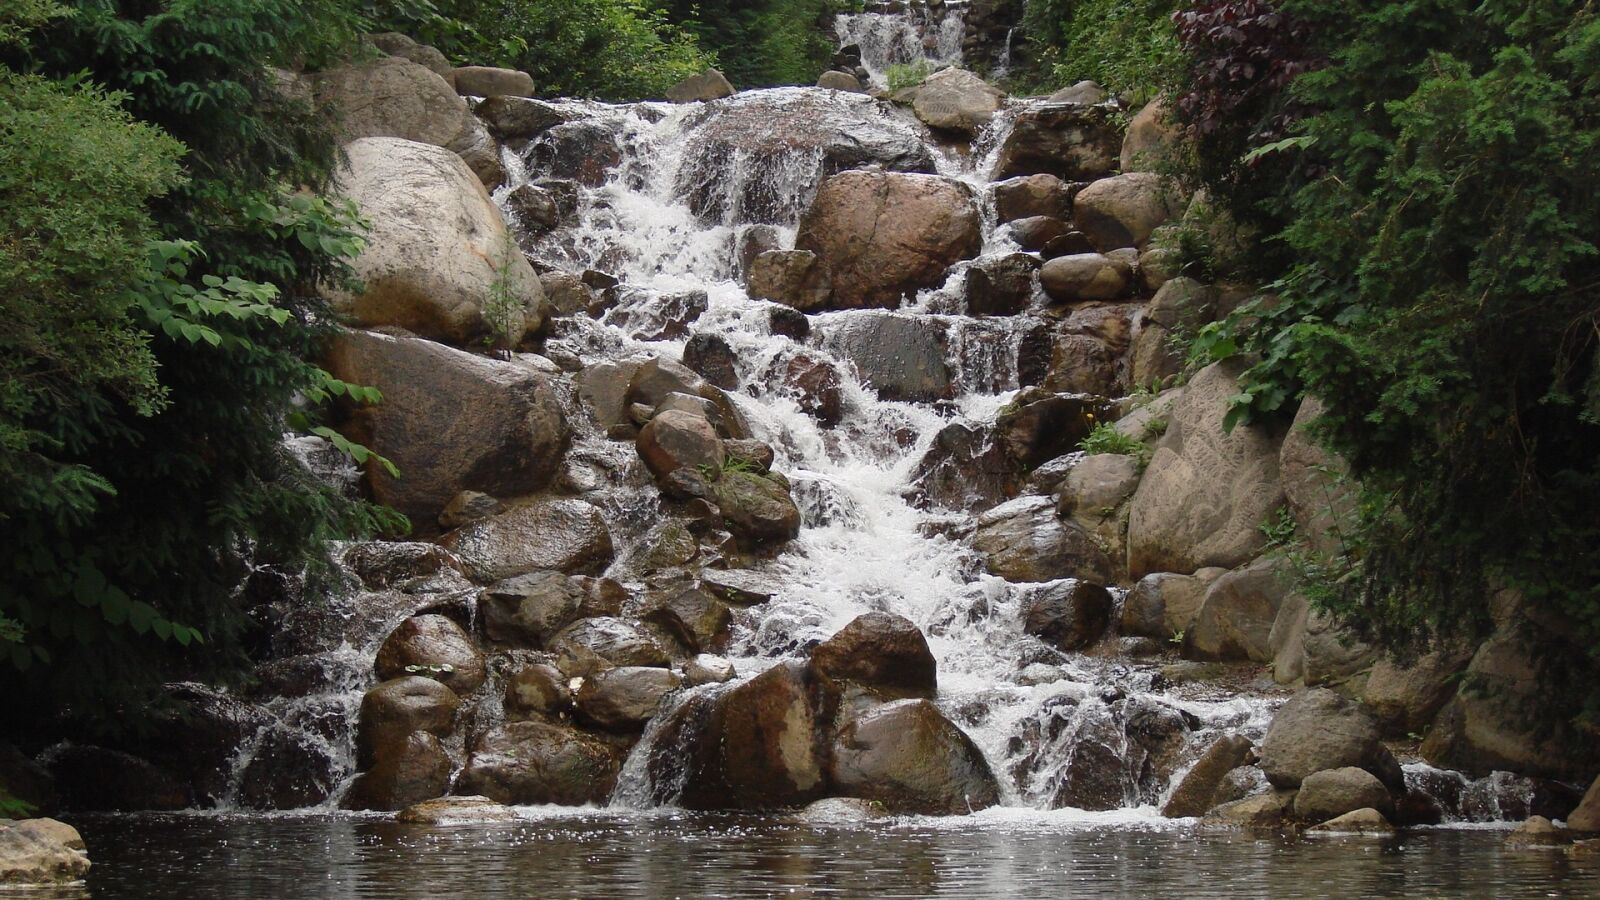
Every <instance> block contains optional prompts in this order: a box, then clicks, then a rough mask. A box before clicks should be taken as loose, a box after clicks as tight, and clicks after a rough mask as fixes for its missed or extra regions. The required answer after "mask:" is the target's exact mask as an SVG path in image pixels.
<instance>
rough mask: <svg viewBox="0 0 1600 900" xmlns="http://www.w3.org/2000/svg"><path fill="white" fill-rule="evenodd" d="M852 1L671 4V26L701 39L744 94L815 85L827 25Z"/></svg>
mask: <svg viewBox="0 0 1600 900" xmlns="http://www.w3.org/2000/svg"><path fill="white" fill-rule="evenodd" d="M859 5H860V4H859V3H852V2H848V0H754V2H746V0H670V2H668V3H667V4H666V8H667V13H668V15H669V16H670V17H671V19H672V21H674V22H677V23H679V24H680V25H681V26H682V28H683V29H684V30H685V31H688V32H690V33H692V34H694V35H695V37H696V38H698V40H699V43H700V46H701V47H702V48H704V49H705V50H706V51H707V52H708V53H711V54H712V55H714V56H715V57H716V59H717V63H718V65H719V66H720V67H721V68H722V71H723V72H724V73H725V74H726V75H727V76H728V78H729V79H730V80H731V81H732V82H733V83H734V84H735V85H737V86H738V87H740V88H751V87H773V86H777V85H785V84H813V83H815V82H816V80H817V76H819V75H821V74H822V72H823V70H825V69H827V68H828V63H829V60H831V59H832V57H833V52H834V42H833V41H832V40H831V39H830V35H831V29H830V28H829V24H830V23H831V22H832V20H833V17H834V16H836V15H838V14H839V13H840V12H843V11H846V10H848V9H852V8H855V7H857V6H859Z"/></svg>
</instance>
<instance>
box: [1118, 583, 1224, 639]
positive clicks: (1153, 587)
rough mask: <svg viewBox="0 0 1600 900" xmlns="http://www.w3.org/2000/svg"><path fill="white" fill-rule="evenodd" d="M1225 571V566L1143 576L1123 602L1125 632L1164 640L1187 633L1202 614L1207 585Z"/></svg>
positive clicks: (1123, 627) (1123, 626)
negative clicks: (1193, 572)
mask: <svg viewBox="0 0 1600 900" xmlns="http://www.w3.org/2000/svg"><path fill="white" fill-rule="evenodd" d="M1222 574H1223V570H1222V569H1201V570H1200V571H1199V572H1196V573H1195V574H1194V575H1177V574H1174V573H1172V572H1157V573H1155V574H1152V575H1146V576H1145V577H1143V578H1141V579H1139V583H1138V584H1136V585H1134V587H1133V590H1131V591H1129V592H1128V598H1127V600H1125V601H1124V602H1123V607H1122V609H1123V613H1122V630H1123V632H1124V633H1127V634H1142V635H1145V636H1147V637H1153V638H1160V639H1162V640H1166V639H1168V638H1170V637H1172V636H1173V635H1176V634H1180V633H1182V634H1187V633H1188V631H1189V629H1190V628H1192V627H1194V621H1195V617H1197V616H1198V615H1199V614H1200V607H1201V605H1202V603H1203V602H1204V601H1205V596H1206V589H1207V588H1208V587H1209V586H1210V584H1211V582H1213V581H1215V580H1216V579H1217V578H1218V577H1220V576H1221V575H1222Z"/></svg>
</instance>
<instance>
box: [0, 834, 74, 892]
mask: <svg viewBox="0 0 1600 900" xmlns="http://www.w3.org/2000/svg"><path fill="white" fill-rule="evenodd" d="M89 865H90V864H89V853H88V849H87V848H86V847H85V845H84V843H83V838H82V837H81V836H80V835H79V834H78V829H76V828H73V827H72V826H71V825H68V824H66V823H65V822H58V821H56V820H55V819H22V820H19V821H12V820H9V819H0V888H5V889H10V888H38V887H47V886H51V885H62V884H68V883H70V882H74V881H81V880H82V879H83V878H84V877H85V876H86V875H88V874H89ZM8 892H9V890H8Z"/></svg>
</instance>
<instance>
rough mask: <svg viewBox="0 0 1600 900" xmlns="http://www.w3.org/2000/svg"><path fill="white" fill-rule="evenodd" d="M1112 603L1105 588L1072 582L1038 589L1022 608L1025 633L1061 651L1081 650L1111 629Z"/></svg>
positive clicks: (1030, 594)
mask: <svg viewBox="0 0 1600 900" xmlns="http://www.w3.org/2000/svg"><path fill="white" fill-rule="evenodd" d="M1112 606H1113V601H1112V599H1111V594H1110V592H1108V591H1107V590H1106V589H1105V588H1103V587H1101V586H1099V585H1097V584H1090V583H1089V582H1086V581H1079V580H1077V579H1069V580H1067V581H1064V582H1061V583H1059V584H1052V585H1048V586H1046V587H1041V588H1035V589H1033V590H1031V591H1029V593H1028V594H1027V597H1026V599H1025V600H1024V601H1023V607H1022V630H1023V631H1025V632H1027V633H1028V634H1031V635H1034V636H1035V637H1038V638H1041V639H1043V640H1044V641H1045V642H1046V643H1048V644H1050V645H1051V646H1052V647H1055V648H1056V649H1058V650H1066V651H1069V652H1070V651H1073V650H1082V649H1083V648H1085V647H1087V646H1089V645H1091V644H1093V643H1094V642H1095V641H1098V640H1099V639H1100V638H1101V636H1102V635H1104V634H1105V633H1106V629H1107V628H1109V627H1110V625H1111V610H1112Z"/></svg>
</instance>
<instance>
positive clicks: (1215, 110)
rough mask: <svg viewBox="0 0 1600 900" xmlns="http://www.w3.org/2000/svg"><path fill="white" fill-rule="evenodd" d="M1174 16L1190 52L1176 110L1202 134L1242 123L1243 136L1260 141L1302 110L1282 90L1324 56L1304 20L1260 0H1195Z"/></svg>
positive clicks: (1283, 129) (1277, 133) (1276, 134)
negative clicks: (1318, 53) (1189, 64)
mask: <svg viewBox="0 0 1600 900" xmlns="http://www.w3.org/2000/svg"><path fill="white" fill-rule="evenodd" d="M1172 20H1173V22H1174V23H1175V24H1176V26H1177V30H1178V40H1179V41H1180V42H1181V43H1182V44H1183V48H1184V50H1185V51H1186V52H1187V53H1188V54H1189V57H1190V59H1191V60H1192V69H1191V75H1192V81H1191V84H1190V88H1189V92H1188V93H1186V94H1184V95H1183V96H1182V97H1180V98H1179V100H1178V114H1179V116H1180V117H1181V118H1182V119H1183V121H1185V122H1187V123H1188V124H1189V125H1190V126H1192V127H1193V128H1194V129H1195V130H1196V131H1197V132H1198V133H1199V135H1200V136H1201V137H1202V138H1205V137H1209V136H1212V135H1215V134H1216V133H1217V132H1219V131H1224V130H1237V129H1239V128H1241V127H1243V128H1244V129H1246V132H1245V134H1246V135H1247V137H1246V141H1247V142H1248V143H1252V144H1260V143H1265V142H1267V141H1273V140H1277V139H1279V138H1282V137H1285V136H1287V134H1288V129H1289V126H1290V125H1292V124H1293V123H1294V121H1295V120H1297V119H1299V118H1300V117H1302V116H1303V115H1305V113H1306V110H1305V109H1304V108H1303V107H1298V106H1296V104H1294V103H1293V101H1292V100H1290V99H1289V98H1288V96H1287V95H1286V93H1285V90H1284V89H1285V88H1287V87H1288V85H1289V82H1291V81H1293V80H1294V79H1295V78H1296V77H1297V76H1299V75H1301V74H1303V73H1305V72H1309V71H1311V70H1313V69H1315V68H1318V67H1320V66H1321V65H1322V64H1323V62H1324V60H1322V59H1320V58H1318V57H1317V56H1316V55H1314V53H1313V51H1312V50H1311V40H1310V38H1311V29H1310V27H1309V26H1307V25H1306V24H1305V23H1304V22H1301V21H1299V20H1297V19H1295V18H1294V17H1293V16H1291V15H1289V14H1288V13H1285V12H1282V11H1281V10H1279V9H1278V8H1277V7H1276V6H1275V5H1274V4H1272V3H1269V2H1266V0H1220V2H1209V3H1206V2H1202V3H1196V4H1194V5H1193V6H1192V7H1191V8H1189V9H1187V10H1182V11H1179V12H1176V13H1173V15H1172Z"/></svg>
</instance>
